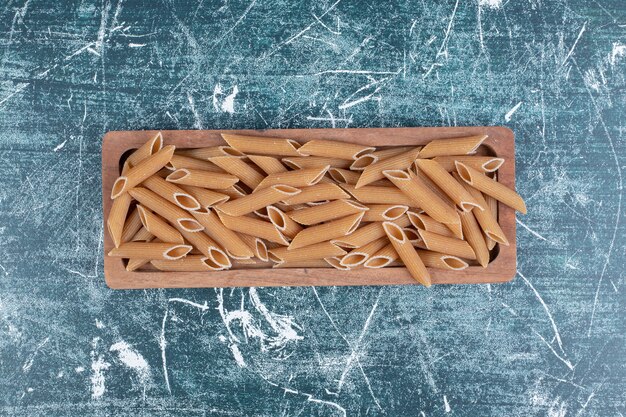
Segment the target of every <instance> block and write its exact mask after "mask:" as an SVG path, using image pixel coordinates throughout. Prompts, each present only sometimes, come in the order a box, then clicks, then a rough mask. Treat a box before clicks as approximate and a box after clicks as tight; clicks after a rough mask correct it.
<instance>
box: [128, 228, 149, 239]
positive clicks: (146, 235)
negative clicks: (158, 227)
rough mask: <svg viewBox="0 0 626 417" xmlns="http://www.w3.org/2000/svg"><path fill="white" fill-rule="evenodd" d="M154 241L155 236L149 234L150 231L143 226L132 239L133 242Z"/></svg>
mask: <svg viewBox="0 0 626 417" xmlns="http://www.w3.org/2000/svg"><path fill="white" fill-rule="evenodd" d="M152 239H154V235H153V234H152V233H150V232H148V230H147V229H146V228H145V227H143V226H142V227H141V228H140V229H139V230H138V231H137V233H135V236H133V237H132V238H131V239H130V241H131V242H150V241H151V240H152Z"/></svg>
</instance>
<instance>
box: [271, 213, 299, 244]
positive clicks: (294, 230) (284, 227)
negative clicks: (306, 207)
mask: <svg viewBox="0 0 626 417" xmlns="http://www.w3.org/2000/svg"><path fill="white" fill-rule="evenodd" d="M300 211H301V210H300ZM267 216H268V218H269V220H270V222H272V224H273V225H274V226H275V227H276V228H277V229H278V230H279V231H280V232H281V233H282V234H283V235H285V236H286V237H288V238H289V239H293V238H294V237H295V236H296V235H297V234H298V233H300V232H301V231H302V226H300V225H299V224H298V223H296V222H295V221H294V220H292V219H291V217H289V216H288V215H287V214H285V213H284V212H283V211H282V210H280V209H279V208H277V207H275V206H268V207H267Z"/></svg>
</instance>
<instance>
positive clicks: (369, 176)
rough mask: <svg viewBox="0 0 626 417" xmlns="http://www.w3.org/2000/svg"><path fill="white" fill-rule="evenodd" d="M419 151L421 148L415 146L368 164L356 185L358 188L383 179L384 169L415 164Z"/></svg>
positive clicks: (399, 168)
mask: <svg viewBox="0 0 626 417" xmlns="http://www.w3.org/2000/svg"><path fill="white" fill-rule="evenodd" d="M419 152H420V148H413V149H410V150H408V151H406V152H404V153H401V154H399V155H396V156H392V157H391V158H387V159H383V160H379V161H378V162H375V163H373V164H372V165H369V166H367V167H366V168H365V169H364V170H363V173H362V174H361V176H360V177H359V181H358V182H357V183H356V186H355V187H356V188H357V189H358V188H361V187H363V186H365V185H367V184H370V183H372V182H374V181H377V180H382V179H383V178H385V175H384V174H383V172H384V171H388V170H403V169H407V168H409V167H410V166H411V165H413V162H414V161H415V159H416V158H417V155H418V153H419Z"/></svg>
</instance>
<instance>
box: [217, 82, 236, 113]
mask: <svg viewBox="0 0 626 417" xmlns="http://www.w3.org/2000/svg"><path fill="white" fill-rule="evenodd" d="M224 94H225V93H224V90H223V89H222V85H221V84H220V83H217V84H216V85H215V88H214V89H213V108H214V109H215V110H216V111H218V112H226V113H230V114H233V113H235V97H237V94H239V87H238V86H236V85H235V86H233V88H232V92H231V93H230V94H229V95H227V96H226V97H223V96H224Z"/></svg>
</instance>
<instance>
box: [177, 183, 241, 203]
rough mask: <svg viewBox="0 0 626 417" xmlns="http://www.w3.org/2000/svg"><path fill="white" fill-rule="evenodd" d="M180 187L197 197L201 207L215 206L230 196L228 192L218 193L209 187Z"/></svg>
mask: <svg viewBox="0 0 626 417" xmlns="http://www.w3.org/2000/svg"><path fill="white" fill-rule="evenodd" d="M166 182H167V181H166ZM168 184H169V183H168ZM180 188H182V189H183V190H184V191H185V192H186V193H188V194H189V195H190V196H192V197H193V198H195V199H196V201H197V202H198V203H200V207H201V208H208V207H213V206H216V205H218V204H221V203H225V202H227V201H228V199H229V198H230V197H228V196H227V195H226V194H223V193H218V192H217V191H213V190H209V189H208V188H201V187H194V186H193V185H181V186H180Z"/></svg>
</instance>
